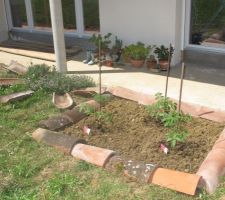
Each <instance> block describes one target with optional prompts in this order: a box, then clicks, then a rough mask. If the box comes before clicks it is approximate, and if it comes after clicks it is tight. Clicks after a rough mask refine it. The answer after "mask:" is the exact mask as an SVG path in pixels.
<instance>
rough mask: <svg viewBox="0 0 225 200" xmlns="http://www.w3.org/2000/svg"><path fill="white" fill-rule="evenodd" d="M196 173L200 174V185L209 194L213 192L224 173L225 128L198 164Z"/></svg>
mask: <svg viewBox="0 0 225 200" xmlns="http://www.w3.org/2000/svg"><path fill="white" fill-rule="evenodd" d="M197 174H198V175H200V176H202V181H201V187H206V190H207V192H209V193H210V194H212V193H214V192H215V191H216V188H217V186H218V184H219V178H220V177H221V176H224V175H225V129H224V130H223V132H222V133H221V135H220V137H219V139H218V140H217V141H216V142H215V144H214V146H213V148H212V150H211V151H210V152H209V153H208V155H207V157H206V158H205V160H204V161H203V162H202V164H201V165H200V167H199V169H198V172H197Z"/></svg>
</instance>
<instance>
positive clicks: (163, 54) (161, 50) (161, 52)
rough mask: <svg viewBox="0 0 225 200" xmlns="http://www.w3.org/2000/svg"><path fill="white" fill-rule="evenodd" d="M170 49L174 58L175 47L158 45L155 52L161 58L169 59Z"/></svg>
mask: <svg viewBox="0 0 225 200" xmlns="http://www.w3.org/2000/svg"><path fill="white" fill-rule="evenodd" d="M170 51H171V58H172V55H173V53H174V48H173V47H171V49H170V50H169V48H167V47H165V46H164V45H161V46H160V47H156V49H155V50H154V53H155V54H157V56H158V59H159V60H168V58H169V55H170Z"/></svg>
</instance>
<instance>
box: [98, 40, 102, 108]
mask: <svg viewBox="0 0 225 200" xmlns="http://www.w3.org/2000/svg"><path fill="white" fill-rule="evenodd" d="M98 66H99V98H100V101H99V111H101V107H102V105H101V98H102V68H101V41H100V40H99V43H98Z"/></svg>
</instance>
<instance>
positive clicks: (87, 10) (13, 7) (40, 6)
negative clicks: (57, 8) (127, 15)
mask: <svg viewBox="0 0 225 200" xmlns="http://www.w3.org/2000/svg"><path fill="white" fill-rule="evenodd" d="M61 1H62V11H63V20H64V28H65V33H69V34H74V35H78V36H79V37H83V36H90V35H91V34H93V33H95V32H99V31H100V22H99V21H100V20H99V0H61ZM6 10H7V18H8V21H9V22H10V23H9V24H10V28H16V29H18V28H19V29H20V31H21V30H25V29H24V28H27V27H28V28H29V30H31V31H35V30H38V31H51V13H50V6H49V0H9V1H6Z"/></svg>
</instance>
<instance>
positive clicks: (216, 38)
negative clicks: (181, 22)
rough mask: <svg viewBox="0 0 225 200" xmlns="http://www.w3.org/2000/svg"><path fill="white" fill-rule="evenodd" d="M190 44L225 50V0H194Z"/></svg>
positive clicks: (192, 2)
mask: <svg viewBox="0 0 225 200" xmlns="http://www.w3.org/2000/svg"><path fill="white" fill-rule="evenodd" d="M190 19H191V20H190V37H189V44H191V45H195V46H197V45H198V46H201V47H207V48H217V49H224V50H225V0H207V1H206V0H192V1H191V17H190Z"/></svg>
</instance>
